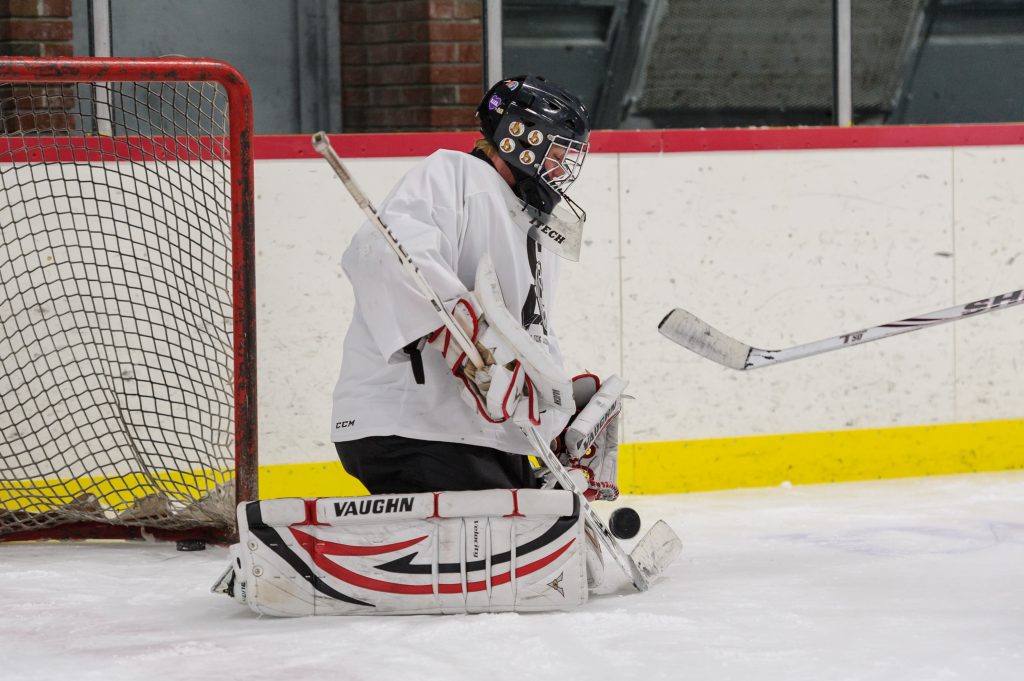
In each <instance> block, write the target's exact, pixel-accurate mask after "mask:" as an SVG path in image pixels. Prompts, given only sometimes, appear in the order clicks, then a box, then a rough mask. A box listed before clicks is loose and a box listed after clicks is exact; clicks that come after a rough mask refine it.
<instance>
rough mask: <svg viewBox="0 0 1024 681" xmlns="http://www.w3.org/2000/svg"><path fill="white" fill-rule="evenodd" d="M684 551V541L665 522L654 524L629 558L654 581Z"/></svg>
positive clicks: (644, 574) (642, 572) (660, 521)
mask: <svg viewBox="0 0 1024 681" xmlns="http://www.w3.org/2000/svg"><path fill="white" fill-rule="evenodd" d="M682 550H683V541H682V540H681V539H680V538H679V535H677V534H676V533H675V532H674V531H673V530H672V528H671V527H669V526H668V523H666V522H665V521H664V520H659V521H658V522H656V523H654V526H653V527H651V529H650V530H648V532H647V534H645V535H644V537H643V539H641V540H640V541H639V542H638V543H637V545H636V546H634V547H633V550H632V551H631V552H630V554H629V557H630V558H632V559H633V562H634V563H636V567H637V569H638V570H640V573H641V574H643V576H644V577H646V578H647V579H649V580H652V579H654V578H655V577H657V576H658V575H660V574H661V573H662V572H664V571H665V568H667V567H668V566H669V565H671V564H672V563H674V562H675V560H676V558H678V557H679V554H680V552H682Z"/></svg>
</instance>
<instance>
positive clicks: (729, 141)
mask: <svg viewBox="0 0 1024 681" xmlns="http://www.w3.org/2000/svg"><path fill="white" fill-rule="evenodd" d="M479 137H480V134H479V133H476V132H436V133H392V134H374V135H371V134H351V135H349V134H341V135H331V136H330V140H331V144H332V145H333V146H334V148H335V150H336V151H337V152H338V154H339V155H340V156H341V157H342V158H400V157H410V156H412V157H418V156H429V155H430V154H432V153H433V152H435V151H437V150H438V149H454V150H456V151H469V150H470V149H472V148H473V142H474V141H475V140H476V139H478V138H479ZM1015 144H1024V125H1021V124H1019V123H1007V124H994V125H993V124H986V125H897V126H864V127H848V128H838V127H814V128H728V129H693V130H597V131H595V132H594V134H593V135H591V137H590V151H591V152H592V153H597V154H602V153H603V154H658V153H674V152H687V151H767V150H786V149H884V148H900V147H947V146H948V147H969V146H1003V145H1015ZM254 146H255V152H256V158H257V159H258V160H272V159H297V158H320V155H319V154H317V153H316V152H315V151H313V147H312V144H311V143H310V136H308V135H261V136H257V137H256V138H255V141H254Z"/></svg>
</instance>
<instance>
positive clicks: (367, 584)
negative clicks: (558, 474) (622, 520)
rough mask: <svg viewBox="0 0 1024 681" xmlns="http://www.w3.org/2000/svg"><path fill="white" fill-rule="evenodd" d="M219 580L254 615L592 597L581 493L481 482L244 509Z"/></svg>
mask: <svg viewBox="0 0 1024 681" xmlns="http://www.w3.org/2000/svg"><path fill="white" fill-rule="evenodd" d="M238 527H239V538H240V542H239V543H238V544H235V545H234V546H232V547H231V565H230V566H229V567H228V569H227V571H226V572H225V573H224V574H223V575H222V577H221V578H220V580H218V582H217V584H216V585H214V588H213V590H214V591H215V592H221V593H227V594H229V595H231V596H233V597H234V598H235V600H237V601H239V602H240V603H244V604H246V605H248V606H249V607H250V608H251V609H253V610H254V611H256V612H257V613H260V614H264V615H279V616H305V615H385V614H387V615H397V614H408V615H412V614H454V613H480V612H527V611H543V610H568V609H571V608H575V607H577V606H579V605H582V604H583V603H585V602H586V600H587V575H586V568H585V552H586V539H585V537H584V519H583V516H582V515H581V513H580V502H579V499H578V498H577V497H576V496H575V495H573V494H572V493H571V492H568V491H564V490H528V489H522V490H484V491H476V492H433V493H425V494H386V495H375V496H369V497H350V498H325V499H271V500H266V501H254V502H248V503H242V504H239V506H238Z"/></svg>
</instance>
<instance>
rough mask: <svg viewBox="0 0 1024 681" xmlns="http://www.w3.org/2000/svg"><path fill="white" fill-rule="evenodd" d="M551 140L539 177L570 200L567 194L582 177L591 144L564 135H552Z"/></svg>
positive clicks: (540, 165) (541, 163)
mask: <svg viewBox="0 0 1024 681" xmlns="http://www.w3.org/2000/svg"><path fill="white" fill-rule="evenodd" d="M550 138H551V144H549V145H548V149H547V151H546V152H545V153H544V158H543V159H542V160H541V162H540V164H539V167H538V176H539V177H540V179H542V180H543V181H544V182H545V183H546V184H548V186H550V187H551V188H552V189H554V190H555V191H556V192H558V193H559V194H561V195H562V198H568V197H566V195H565V193H566V192H567V191H569V187H570V186H572V183H573V182H575V181H576V179H577V178H578V177H579V176H580V171H581V170H582V169H583V161H584V160H586V158H587V152H588V151H589V150H590V144H589V143H588V142H581V141H579V140H574V139H569V138H568V137H563V136H562V135H552V136H550Z"/></svg>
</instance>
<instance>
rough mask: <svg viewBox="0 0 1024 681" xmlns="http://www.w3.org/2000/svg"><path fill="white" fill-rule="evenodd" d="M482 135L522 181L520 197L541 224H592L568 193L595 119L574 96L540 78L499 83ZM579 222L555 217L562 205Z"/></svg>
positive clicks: (482, 110) (482, 115)
mask: <svg viewBox="0 0 1024 681" xmlns="http://www.w3.org/2000/svg"><path fill="white" fill-rule="evenodd" d="M477 117H478V118H479V119H480V130H481V132H483V134H484V135H485V136H486V137H487V139H488V140H490V141H491V142H492V143H493V144H494V146H495V148H496V149H497V153H498V154H499V156H500V157H501V159H502V160H503V161H504V162H505V163H506V164H507V165H508V167H509V168H510V169H511V171H512V175H513V176H514V178H515V180H516V184H515V187H514V189H515V192H516V194H517V195H518V196H519V198H520V199H522V201H523V202H524V204H525V206H524V207H525V208H526V209H527V210H528V211H529V212H530V213H531V214H532V215H533V216H534V217H536V218H538V219H539V220H540V221H541V222H543V223H545V224H550V223H551V222H552V220H554V222H555V223H557V224H559V226H560V227H561V228H563V229H564V228H566V227H569V225H567V224H566V220H567V219H568V222H570V223H571V222H573V221H574V220H575V221H576V222H578V226H577V230H578V229H579V228H580V227H581V226H582V223H583V221H584V220H586V213H585V212H583V210H582V209H581V208H580V207H579V206H578V205H577V204H576V203H574V202H573V201H572V200H571V199H570V198H569V197H568V196H567V195H566V191H567V190H568V189H569V187H570V186H571V185H572V183H573V182H575V181H576V178H577V177H579V174H580V169H581V168H582V166H583V160H584V159H585V158H586V155H587V150H588V148H589V145H588V143H587V140H588V138H589V137H590V117H589V114H588V113H587V109H586V107H585V106H584V105H583V102H581V101H580V99H579V98H578V97H576V96H575V95H574V94H572V93H571V92H569V91H568V90H566V89H565V88H563V87H561V86H560V85H556V84H555V83H552V82H550V81H547V80H544V79H543V78H541V77H540V76H529V75H527V76H516V77H513V78H508V79H506V80H502V81H499V82H498V83H496V84H495V85H494V86H493V87H491V89H490V90H488V91H487V94H485V95H484V98H483V101H482V102H481V103H480V106H479V107H478V108H477ZM563 199H564V200H565V204H566V205H567V206H568V207H569V209H570V210H571V211H572V213H573V216H572V217H569V216H558V217H556V215H555V209H556V207H557V206H558V204H559V202H561V201H562V200H563Z"/></svg>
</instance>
